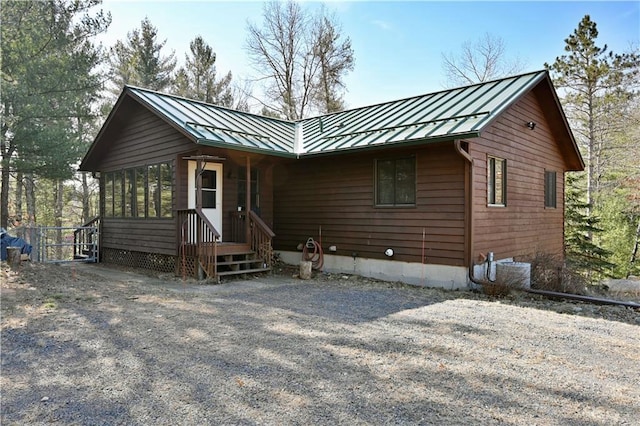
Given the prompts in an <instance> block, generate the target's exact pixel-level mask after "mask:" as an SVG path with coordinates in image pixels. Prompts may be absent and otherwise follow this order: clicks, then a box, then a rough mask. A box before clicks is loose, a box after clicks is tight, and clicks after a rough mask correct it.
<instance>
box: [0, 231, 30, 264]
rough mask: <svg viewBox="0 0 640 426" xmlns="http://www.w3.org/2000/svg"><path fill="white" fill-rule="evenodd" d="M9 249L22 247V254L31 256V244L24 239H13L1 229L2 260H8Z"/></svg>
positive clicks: (0, 255) (0, 254)
mask: <svg viewBox="0 0 640 426" xmlns="http://www.w3.org/2000/svg"><path fill="white" fill-rule="evenodd" d="M7 247H20V249H21V250H20V253H22V254H31V244H29V243H27V242H26V241H25V240H23V239H22V238H18V237H12V236H11V235H9V234H7V233H6V231H5V230H4V229H0V260H7Z"/></svg>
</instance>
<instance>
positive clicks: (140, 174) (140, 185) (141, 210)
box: [136, 167, 147, 217]
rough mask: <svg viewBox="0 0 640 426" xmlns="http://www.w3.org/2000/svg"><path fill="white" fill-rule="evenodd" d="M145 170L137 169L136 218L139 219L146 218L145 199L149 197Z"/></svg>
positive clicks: (142, 168)
mask: <svg viewBox="0 0 640 426" xmlns="http://www.w3.org/2000/svg"><path fill="white" fill-rule="evenodd" d="M144 172H145V168H144V167H138V168H137V169H136V216H137V217H146V216H147V213H146V211H145V207H146V201H145V197H147V194H146V191H147V185H145V183H146V176H145V174H144Z"/></svg>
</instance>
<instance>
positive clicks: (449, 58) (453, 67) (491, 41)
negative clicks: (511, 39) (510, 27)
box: [442, 33, 524, 87]
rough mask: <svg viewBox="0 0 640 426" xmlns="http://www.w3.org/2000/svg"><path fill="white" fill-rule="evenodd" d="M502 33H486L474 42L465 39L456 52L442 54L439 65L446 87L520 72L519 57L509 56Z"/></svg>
mask: <svg viewBox="0 0 640 426" xmlns="http://www.w3.org/2000/svg"><path fill="white" fill-rule="evenodd" d="M505 51H506V45H505V42H504V40H503V39H502V38H501V37H498V36H494V35H492V34H489V33H485V34H484V35H483V36H482V37H480V38H479V39H478V40H476V41H475V42H472V41H465V42H464V43H463V44H462V46H461V51H460V53H458V54H453V53H448V54H445V53H443V54H442V68H443V71H444V74H445V76H446V78H447V81H446V85H447V86H448V87H454V86H463V85H467V84H474V83H481V82H484V81H489V80H493V79H496V78H500V77H505V76H508V75H513V74H517V73H519V72H521V71H522V70H523V69H524V64H523V63H522V61H520V59H518V58H515V59H513V60H509V59H508V58H507V57H506V54H505Z"/></svg>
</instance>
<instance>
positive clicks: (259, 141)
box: [126, 87, 295, 154]
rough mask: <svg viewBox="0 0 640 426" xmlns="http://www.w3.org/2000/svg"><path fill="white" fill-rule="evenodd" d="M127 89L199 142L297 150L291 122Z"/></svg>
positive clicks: (245, 147)
mask: <svg viewBox="0 0 640 426" xmlns="http://www.w3.org/2000/svg"><path fill="white" fill-rule="evenodd" d="M126 90H128V91H129V93H131V94H132V95H133V96H135V97H136V98H138V99H139V100H141V101H142V102H143V103H145V104H147V105H148V106H149V107H151V108H152V109H153V110H155V111H156V112H157V113H158V114H160V115H162V116H163V117H164V118H165V119H166V120H167V121H169V122H171V123H173V124H174V125H175V126H176V127H178V128H180V129H181V130H183V131H184V132H186V133H187V134H189V135H191V136H192V138H193V139H194V141H195V142H196V143H200V144H203V145H212V146H219V145H227V146H230V147H232V148H238V149H244V150H249V151H252V150H256V151H267V152H271V153H281V154H290V153H291V152H293V141H294V133H295V126H294V125H293V124H292V123H290V122H287V121H283V120H276V119H272V118H269V117H263V116H261V115H255V114H249V113H245V112H240V111H235V110H231V109H227V108H223V107H220V106H216V105H211V104H207V103H204V102H199V101H194V100H190V99H185V98H181V97H177V96H171V95H166V94H163V93H158V92H154V91H151V90H146V89H140V88H137V87H128V88H127V89H126Z"/></svg>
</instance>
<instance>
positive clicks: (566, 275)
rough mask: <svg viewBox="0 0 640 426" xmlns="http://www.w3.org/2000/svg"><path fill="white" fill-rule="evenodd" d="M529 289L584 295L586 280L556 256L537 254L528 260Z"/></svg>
mask: <svg viewBox="0 0 640 426" xmlns="http://www.w3.org/2000/svg"><path fill="white" fill-rule="evenodd" d="M529 262H530V263H531V288H534V289H538V290H548V291H557V292H560V293H571V294H585V293H586V284H587V281H586V279H585V278H584V277H583V276H582V275H581V274H579V273H578V272H576V271H574V270H572V269H571V268H569V267H568V266H567V265H566V264H565V262H563V260H562V258H561V257H560V256H558V255H554V254H550V253H543V252H537V253H536V254H535V255H534V256H533V257H532V258H531V259H530V260H529Z"/></svg>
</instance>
